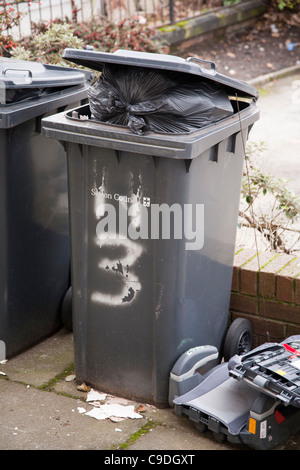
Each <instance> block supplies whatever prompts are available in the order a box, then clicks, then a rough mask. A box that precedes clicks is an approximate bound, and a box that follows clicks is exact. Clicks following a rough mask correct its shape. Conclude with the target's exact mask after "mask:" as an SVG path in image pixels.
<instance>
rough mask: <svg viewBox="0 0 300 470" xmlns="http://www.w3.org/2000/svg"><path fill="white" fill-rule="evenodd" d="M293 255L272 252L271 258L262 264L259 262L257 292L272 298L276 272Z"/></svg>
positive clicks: (291, 258) (274, 289) (289, 260)
mask: <svg viewBox="0 0 300 470" xmlns="http://www.w3.org/2000/svg"><path fill="white" fill-rule="evenodd" d="M294 258H295V257H294V256H291V255H287V254H285V253H279V254H276V255H275V254H274V253H273V258H272V259H270V260H268V261H267V262H266V263H265V264H264V265H263V264H261V269H260V272H259V286H258V289H259V294H260V295H262V296H263V297H269V298H274V297H275V291H276V282H275V281H276V273H277V272H278V271H280V270H282V269H283V268H284V267H285V266H286V265H287V264H288V263H291V261H292V260H293V259H294Z"/></svg>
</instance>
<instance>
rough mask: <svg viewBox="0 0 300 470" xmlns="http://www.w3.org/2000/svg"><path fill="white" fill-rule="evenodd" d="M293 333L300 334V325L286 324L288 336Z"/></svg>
mask: <svg viewBox="0 0 300 470" xmlns="http://www.w3.org/2000/svg"><path fill="white" fill-rule="evenodd" d="M293 335H300V327H299V326H296V325H286V338H288V337H289V336H293Z"/></svg>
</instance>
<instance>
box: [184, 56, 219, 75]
mask: <svg viewBox="0 0 300 470" xmlns="http://www.w3.org/2000/svg"><path fill="white" fill-rule="evenodd" d="M192 61H195V62H200V63H201V64H209V65H210V69H209V72H211V73H215V71H216V64H215V63H214V62H212V61H211V60H204V59H199V58H198V57H188V58H187V59H186V62H192Z"/></svg>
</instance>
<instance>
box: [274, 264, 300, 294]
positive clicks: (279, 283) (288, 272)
mask: <svg viewBox="0 0 300 470" xmlns="http://www.w3.org/2000/svg"><path fill="white" fill-rule="evenodd" d="M299 273H300V260H299V258H294V259H293V260H292V261H291V262H290V263H288V264H287V265H286V266H285V267H283V268H282V269H281V270H280V271H279V272H278V273H277V275H276V297H277V299H278V300H283V301H284V302H294V301H295V296H294V284H295V283H294V277H295V276H297V275H298V274H299ZM299 303H300V296H299Z"/></svg>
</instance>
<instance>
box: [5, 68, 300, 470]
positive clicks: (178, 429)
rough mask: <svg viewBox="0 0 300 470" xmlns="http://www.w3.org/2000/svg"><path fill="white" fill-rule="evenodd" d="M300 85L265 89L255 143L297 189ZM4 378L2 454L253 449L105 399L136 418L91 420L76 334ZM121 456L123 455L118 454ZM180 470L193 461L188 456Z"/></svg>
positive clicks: (296, 445) (298, 439)
mask: <svg viewBox="0 0 300 470" xmlns="http://www.w3.org/2000/svg"><path fill="white" fill-rule="evenodd" d="M299 84H300V71H296V72H294V73H293V75H288V76H287V77H285V78H281V79H278V80H276V81H274V80H273V81H272V82H268V83H263V87H264V89H266V90H268V92H266V93H264V94H262V96H261V99H260V102H259V105H260V107H261V120H260V121H259V122H258V123H256V125H255V126H254V129H253V134H252V135H251V139H252V140H253V138H254V137H255V138H259V137H263V138H264V140H266V138H267V140H268V143H269V144H270V145H271V146H272V147H271V149H270V157H269V165H270V167H271V168H272V169H273V170H274V169H276V171H278V173H279V174H280V175H281V176H282V175H283V173H285V174H286V176H287V177H291V179H292V181H293V184H294V187H295V189H297V188H298V187H299V182H300V178H299V171H300V170H299V168H300V167H299V163H298V161H297V158H298V157H299V137H300V132H299V130H300V129H299V115H300V112H299V109H300V96H299V95H300V86H299ZM259 86H262V84H259ZM281 119H282V120H283V121H281ZM291 129H292V131H291V132H290V130H291ZM293 152H294V153H293ZM292 153H293V155H294V158H292ZM275 159H276V164H275V163H274V161H275ZM279 162H281V163H279ZM299 194H300V191H299ZM0 372H1V373H0V410H1V412H0V450H102V451H105V452H104V453H103V454H102V453H100V454H99V457H98V461H97V463H98V462H99V463H100V464H101V463H110V464H112V463H115V464H119V463H124V462H125V463H126V464H131V466H134V462H133V460H132V461H129V460H128V461H123V462H122V461H121V460H120V459H121V457H122V456H123V455H126V456H134V455H136V456H139V458H140V459H141V457H140V456H141V455H143V454H141V453H136V451H148V452H149V451H151V452H150V454H149V455H151V454H154V452H155V453H156V457H155V458H156V460H155V462H154V461H152V462H149V461H148V462H146V463H148V464H149V463H156V464H161V463H169V462H166V461H165V462H163V461H162V460H161V459H162V457H161V456H160V455H163V454H165V453H166V452H167V453H168V452H169V453H170V454H171V451H172V452H173V453H174V452H175V453H176V455H177V454H178V455H180V456H186V455H190V456H191V455H194V456H195V458H197V456H198V458H199V452H201V451H204V450H218V451H225V450H244V451H247V450H251V449H249V448H248V447H246V446H244V445H239V444H231V443H229V442H228V441H226V442H223V443H220V442H218V441H216V440H215V438H214V436H213V434H212V433H211V432H210V431H207V432H206V433H200V432H198V431H197V430H196V429H195V427H194V425H193V423H192V422H191V421H190V420H188V419H186V418H184V417H179V416H176V415H175V414H174V412H173V409H171V408H165V409H158V408H156V407H155V406H153V405H149V404H147V403H136V402H131V401H129V400H126V399H124V398H122V397H112V396H110V395H107V396H106V397H103V396H102V399H103V398H104V402H105V403H106V404H108V405H123V407H126V409H128V410H129V409H130V411H131V412H132V410H135V413H137V414H133V415H131V417H127V418H125V419H118V418H113V417H112V416H111V417H110V418H107V419H101V420H99V419H96V418H95V417H92V416H90V415H88V414H87V413H88V412H89V411H93V410H95V408H96V407H95V405H94V404H93V405H92V404H91V403H90V402H88V401H86V400H87V399H88V396H89V395H88V392H87V391H86V390H79V389H78V386H79V385H82V384H78V383H77V381H76V378H75V376H74V346H73V335H72V332H70V331H69V330H66V329H64V328H62V329H61V330H59V331H57V332H55V333H54V334H53V335H52V336H50V337H48V338H46V339H44V340H43V341H41V342H40V343H39V344H37V345H35V346H33V347H31V348H30V349H28V350H26V351H24V352H23V353H21V354H19V355H18V356H16V357H14V358H12V359H10V360H8V361H6V362H5V363H2V364H0ZM101 392H105V391H101ZM128 407H131V408H128ZM121 449H122V450H124V452H119V450H121ZM282 449H284V450H300V432H299V433H298V434H297V435H294V436H291V437H290V438H289V439H288V440H287V441H286V442H284V443H283V444H280V445H279V446H277V447H275V448H273V450H282ZM125 451H126V452H125ZM252 451H253V450H252ZM102 455H103V456H102ZM101 458H102V461H101ZM118 458H119V460H116V459H118ZM122 458H123V457H122ZM164 458H165V457H164ZM105 459H108V460H105ZM113 459H115V460H114V461H113ZM142 462H143V463H145V460H140V462H139V463H142ZM173 463H174V462H173ZM175 463H176V462H175ZM177 463H178V462H177ZM181 463H194V462H192V459H191V457H189V460H188V461H187V460H186V461H185V462H183V461H181ZM199 463H200V461H199Z"/></svg>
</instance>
